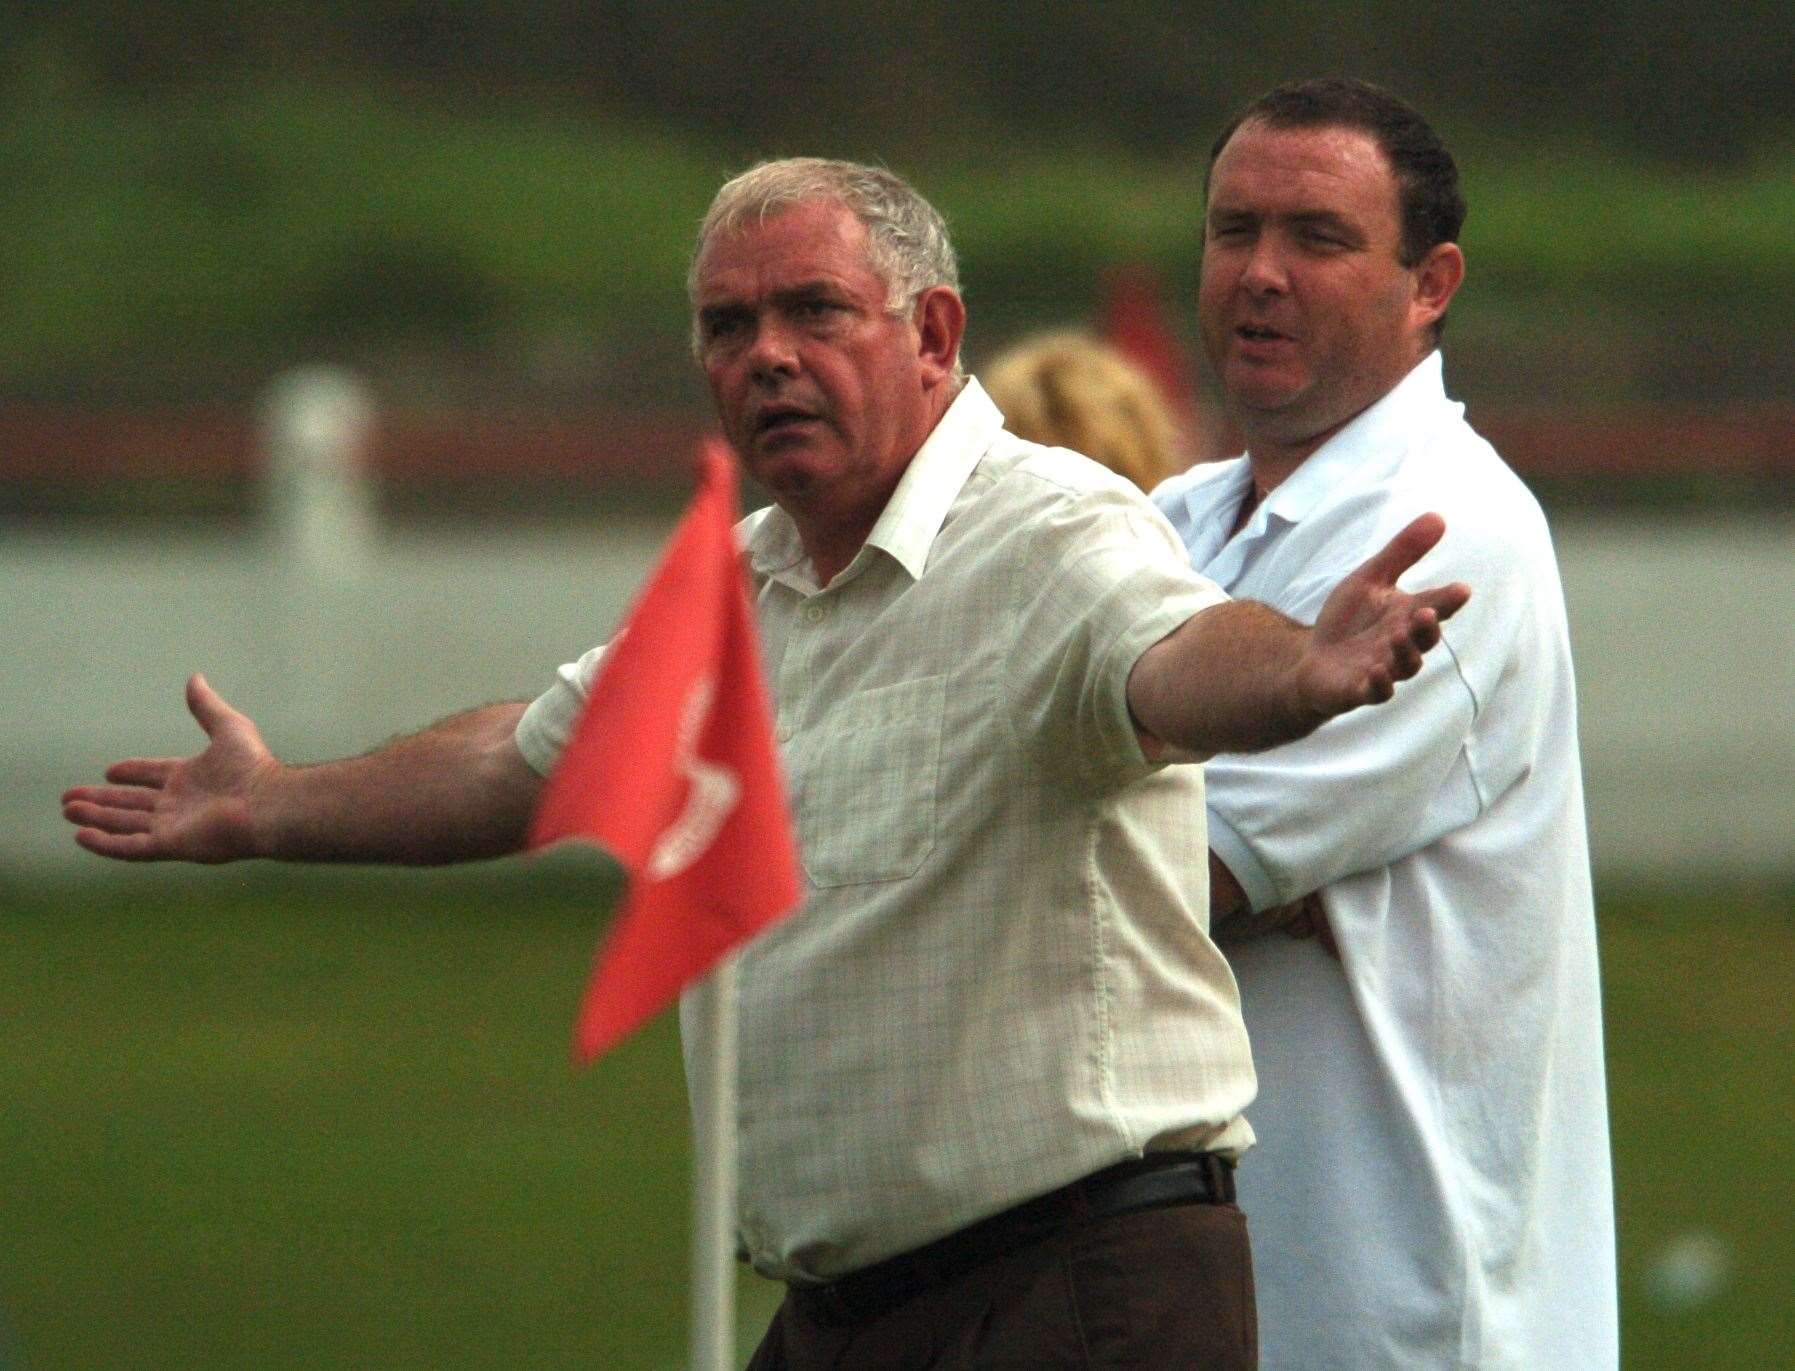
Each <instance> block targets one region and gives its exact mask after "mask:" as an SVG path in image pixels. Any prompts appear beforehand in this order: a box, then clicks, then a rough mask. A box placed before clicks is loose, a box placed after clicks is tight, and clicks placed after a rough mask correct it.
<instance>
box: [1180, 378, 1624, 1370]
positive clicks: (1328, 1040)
mask: <svg viewBox="0 0 1795 1371" xmlns="http://www.w3.org/2000/svg"><path fill="white" fill-rule="evenodd" d="M1250 480H1251V473H1250V471H1249V469H1248V467H1247V463H1246V460H1245V459H1244V458H1241V459H1237V460H1235V461H1231V462H1219V463H1214V464H1210V465H1206V466H1201V467H1197V468H1194V469H1192V470H1191V471H1189V472H1187V473H1185V474H1184V475H1182V476H1176V477H1173V478H1172V479H1171V480H1170V481H1168V482H1166V483H1165V484H1163V485H1161V486H1160V487H1159V488H1158V489H1157V490H1156V491H1155V492H1154V495H1153V498H1154V501H1155V503H1157V504H1158V505H1159V507H1160V508H1161V509H1162V510H1163V511H1165V513H1166V514H1167V515H1168V517H1169V518H1170V519H1171V521H1172V523H1173V525H1174V526H1175V527H1176V528H1177V529H1178V531H1179V533H1180V535H1181V536H1182V537H1183V538H1184V540H1185V542H1186V543H1187V544H1188V546H1189V549H1190V554H1191V559H1192V562H1193V565H1194V566H1195V567H1196V569H1197V570H1199V571H1201V572H1202V573H1203V574H1205V575H1207V576H1210V577H1213V578H1214V579H1215V580H1217V581H1218V582H1220V583H1221V584H1222V585H1223V586H1224V587H1226V588H1227V590H1228V591H1229V593H1230V594H1233V595H1237V596H1244V597H1251V598H1253V599H1256V600H1263V601H1264V602H1265V603H1267V604H1270V605H1273V606H1275V607H1276V608H1278V609H1281V610H1283V611H1284V613H1286V614H1288V615H1290V616H1291V617H1292V618H1295V619H1299V620H1302V621H1303V622H1305V623H1307V622H1312V621H1313V620H1314V618H1315V616H1316V614H1317V613H1318V612H1319V610H1320V608H1321V604H1322V601H1323V600H1324V599H1325V598H1326V595H1327V592H1328V591H1329V590H1330V589H1331V588H1332V587H1333V586H1334V584H1335V583H1336V582H1338V581H1339V580H1340V578H1341V577H1342V576H1344V575H1345V574H1346V573H1347V572H1349V571H1351V570H1352V569H1353V568H1354V567H1355V566H1357V565H1358V564H1359V563H1360V562H1362V561H1363V560H1364V559H1365V558H1367V557H1369V556H1370V555H1371V554H1372V553H1373V552H1375V551H1376V550H1377V549H1378V548H1380V547H1381V546H1383V544H1384V542H1385V541H1386V540H1387V539H1389V538H1390V537H1391V536H1392V535H1393V534H1394V533H1395V532H1396V531H1397V530H1398V529H1400V528H1401V527H1402V526H1403V525H1404V524H1406V523H1407V522H1408V521H1409V520H1410V519H1412V518H1414V517H1415V516H1416V515H1418V514H1422V513H1425V512H1427V511H1429V510H1436V511H1438V512H1439V513H1441V514H1443V515H1444V516H1445V518H1446V536H1445V538H1444V540H1443V541H1442V542H1441V543H1440V544H1439V546H1438V547H1437V548H1435V549H1434V550H1433V551H1432V552H1431V553H1429V554H1428V555H1427V556H1426V557H1425V558H1423V559H1422V560H1421V561H1420V562H1419V563H1417V564H1416V565H1415V566H1414V567H1413V568H1411V569H1410V570H1409V571H1408V572H1407V573H1406V574H1405V575H1404V577H1403V578H1402V579H1403V582H1404V584H1405V585H1409V586H1427V585H1439V584H1443V583H1445V582H1447V581H1454V580H1462V581H1465V582H1467V583H1468V584H1469V585H1470V586H1471V587H1472V598H1471V602H1470V604H1469V605H1467V606H1466V607H1465V608H1464V609H1463V610H1461V611H1460V612H1459V613H1458V615H1457V616H1456V617H1455V618H1453V619H1451V620H1449V621H1448V622H1447V623H1446V624H1445V625H1444V630H1443V631H1444V641H1443V643H1442V645H1441V647H1440V648H1439V649H1437V650H1436V651H1434V652H1432V653H1429V654H1428V656H1427V658H1426V659H1425V664H1424V665H1423V667H1422V669H1421V673H1420V675H1418V676H1416V677H1415V678H1414V679H1413V680H1411V681H1408V682H1405V683H1404V684H1402V685H1400V686H1398V687H1397V690H1396V698H1395V699H1394V700H1393V701H1392V702H1391V703H1390V704H1388V705H1385V706H1383V707H1381V708H1379V709H1375V710H1372V709H1362V710H1356V711H1354V712H1352V713H1350V714H1345V715H1342V716H1341V717H1339V718H1338V719H1334V720H1331V721H1330V722H1328V723H1326V724H1324V725H1322V726H1321V728H1319V729H1318V730H1316V732H1315V733H1313V734H1311V735H1310V736H1309V737H1307V738H1304V739H1301V740H1299V741H1297V742H1294V743H1287V744H1285V745H1284V746H1282V747H1277V748H1273V749H1271V750H1270V751H1268V752H1262V753H1258V754H1256V755H1253V756H1232V755H1231V756H1223V757H1217V758H1215V759H1213V760H1212V761H1211V762H1210V763H1209V764H1208V766H1207V767H1206V768H1205V770H1206V772H1207V778H1208V787H1209V808H1210V813H1209V829H1210V832H1209V842H1210V846H1211V847H1213V848H1214V850H1215V852H1216V855H1217V856H1218V857H1220V858H1221V859H1222V861H1223V862H1224V863H1225V864H1226V865H1227V866H1228V868H1229V870H1231V871H1232V872H1233V873H1234V874H1235V876H1236V877H1238V878H1239V880H1240V883H1241V885H1242V887H1244V889H1245V890H1246V893H1247V897H1248V899H1249V900H1250V901H1251V903H1252V905H1253V908H1254V909H1255V910H1264V909H1268V908H1271V907H1275V906H1278V905H1281V904H1284V903H1286V902H1287V901H1290V900H1292V899H1294V898H1296V897H1298V896H1301V895H1305V894H1307V893H1309V892H1310V891H1314V890H1320V891H1321V892H1322V901H1323V904H1324V905H1325V908H1326V911H1327V918H1328V923H1329V926H1330V927H1331V928H1332V930H1333V933H1334V936H1335V938H1336V939H1337V940H1338V943H1339V947H1340V960H1338V961H1336V960H1334V959H1333V958H1332V957H1330V956H1329V955H1328V954H1327V952H1325V951H1324V950H1323V949H1322V947H1321V946H1320V944H1319V943H1317V942H1315V941H1314V940H1307V941H1295V940H1292V939H1289V938H1286V937H1284V936H1283V935H1282V934H1277V933H1273V934H1270V935H1268V936H1261V937H1257V938H1252V939H1249V940H1246V941H1233V942H1228V943H1227V944H1225V946H1226V949H1227V952H1228V957H1229V960H1230V961H1231V962H1232V963H1233V965H1234V969H1235V974H1236V975H1238V976H1239V978H1240V988H1241V995H1242V999H1243V1001H1244V1004H1245V1008H1246V1020H1247V1027H1248V1029H1249V1031H1250V1032H1251V1033H1252V1038H1253V1055H1254V1058H1255V1059H1256V1060H1257V1062H1258V1064H1259V1071H1260V1079H1261V1085H1262V1091H1263V1093H1262V1095H1261V1097H1260V1099H1259V1101H1258V1102H1257V1103H1256V1104H1255V1105H1254V1109H1253V1121H1254V1125H1255V1127H1256V1128H1257V1130H1258V1133H1259V1138H1260V1145H1259V1146H1258V1147H1256V1148H1255V1149H1254V1150H1253V1153H1252V1155H1251V1156H1250V1157H1249V1158H1247V1160H1246V1162H1245V1163H1244V1164H1243V1165H1242V1167H1241V1170H1240V1177H1239V1186H1240V1202H1241V1207H1242V1208H1243V1209H1244V1210H1245V1211H1246V1213H1247V1216H1248V1220H1249V1222H1250V1223H1251V1224H1252V1231H1253V1253H1254V1255H1253V1264H1254V1268H1255V1275H1256V1278H1257V1284H1258V1304H1259V1325H1260V1356H1261V1361H1262V1364H1263V1365H1264V1366H1265V1367H1266V1368H1267V1371H1335V1369H1337V1371H1361V1369H1362V1368H1368V1367H1378V1368H1387V1369H1388V1371H1445V1369H1446V1368H1454V1369H1455V1371H1457V1369H1459V1368H1463V1369H1464V1371H1471V1368H1476V1371H1541V1368H1546V1367H1551V1368H1555V1369H1556V1368H1566V1369H1567V1371H1568V1368H1572V1367H1575V1368H1577V1371H1598V1369H1599V1368H1604V1367H1609V1368H1611V1367H1613V1366H1614V1365H1615V1364H1616V1361H1617V1355H1618V1354H1617V1351H1616V1313H1615V1267H1614V1204H1613V1188H1612V1183H1611V1180H1610V1174H1609V1149H1608V1115H1607V1100H1606V1094H1605V1089H1604V1084H1603V1068H1602V1025H1601V1003H1600V991H1599V987H1598V981H1597V975H1596V934H1595V919H1594V913H1593V909H1592V904H1591V898H1590V879H1589V855H1588V848H1587V840H1586V837H1585V831H1584V818H1583V783H1582V776H1581V772H1580V768H1579V765H1578V757H1577V702H1576V692H1575V689H1574V684H1573V681H1572V675H1571V653H1570V641H1569V635H1568V633H1567V631H1566V623H1565V612H1564V596H1563V592H1562V590H1561V589H1560V587H1559V580H1558V567H1557V563H1556V561H1555V559H1554V557H1553V553H1552V541H1551V537H1550V534H1549V533H1548V531H1547V528H1546V521H1545V518H1544V517H1543V515H1542V514H1541V513H1540V509H1539V506H1538V504H1537V503H1536V502H1535V501H1534V499H1533V497H1532V496H1531V495H1530V494H1529V493H1528V491H1527V490H1526V488H1525V487H1524V486H1523V485H1522V484H1521V482H1520V481H1519V480H1518V479H1517V478H1516V477H1515V476H1514V474H1513V473H1512V472H1511V471H1509V469H1508V468H1507V467H1506V466H1505V465H1503V463H1502V461H1501V459H1500V458H1499V457H1498V456H1497V455H1496V453H1495V452H1494V451H1493V450H1492V449H1491V447H1490V445H1489V444H1488V443H1486V442H1485V441H1484V440H1483V439H1482V438H1480V437H1478V436H1477V434H1476V433H1475V432H1473V431H1472V429H1471V428H1470V426H1469V425H1467V424H1466V423H1465V421H1464V407H1463V406H1462V405H1460V404H1457V403H1455V402H1453V401H1452V400H1449V399H1448V398H1447V397H1446V393H1445V390H1444V387H1443V383H1442V376H1441V362H1440V355H1439V353H1437V352H1435V353H1433V354H1431V355H1430V356H1428V357H1427V358H1426V359H1425V360H1424V361H1422V362H1421V363H1420V364H1419V365H1418V366H1417V367H1416V368H1415V370H1414V371H1413V372H1411V373H1410V374H1409V376H1408V377H1407V378H1406V379H1405V380H1404V381H1402V382H1401V383H1400V384H1399V385H1398V386H1397V387H1396V388H1395V389H1394V390H1392V391H1391V392H1390V393H1389V394H1388V395H1386V396H1385V397H1384V398H1383V399H1382V400H1380V401H1378V402H1377V403H1376V404H1375V405H1373V406H1371V408H1369V409H1367V410H1366V411H1365V412H1364V413H1363V414H1361V415H1359V416H1358V418H1356V419H1354V420H1353V421H1352V422H1351V423H1350V424H1348V425H1347V426H1346V427H1345V428H1343V429H1342V430H1341V431H1340V432H1339V433H1337V434H1336V435H1335V436H1334V437H1333V438H1331V439H1330V440H1329V441H1328V442H1326V443H1325V444H1323V445H1322V446H1321V447H1320V448H1318V449H1317V450H1316V451H1315V453H1314V454H1313V455H1312V456H1310V457H1309V459H1308V460H1307V461H1305V462H1304V463H1303V464H1302V465H1301V466H1300V467H1298V468H1297V469H1296V471H1295V472H1294V473H1293V474H1292V475H1291V476H1290V477H1289V479H1287V480H1286V481H1284V482H1283V483H1282V484H1281V485H1279V486H1278V487H1277V488H1276V489H1275V490H1273V491H1272V493H1271V494H1270V495H1269V496H1267V497H1266V499H1265V500H1264V502H1263V503H1261V504H1260V505H1259V506H1258V508H1257V509H1255V510H1254V511H1253V514H1252V517H1251V518H1250V519H1248V521H1247V523H1246V526H1245V527H1244V528H1242V529H1241V530H1240V532H1239V533H1238V534H1233V535H1232V536H1230V530H1231V529H1232V527H1233V524H1234V520H1235V517H1236V515H1237V513H1238V511H1239V509H1240V506H1241V502H1242V500H1243V498H1244V497H1245V496H1246V494H1247V490H1248V485H1249V482H1250Z"/></svg>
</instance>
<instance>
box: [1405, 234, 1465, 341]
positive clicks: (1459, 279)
mask: <svg viewBox="0 0 1795 1371" xmlns="http://www.w3.org/2000/svg"><path fill="white" fill-rule="evenodd" d="M1414 270H1415V297H1414V299H1413V300H1412V301H1411V302H1410V304H1409V313H1410V319H1409V322H1410V323H1411V324H1413V325H1414V326H1415V327H1416V328H1417V329H1425V328H1429V327H1431V326H1432V325H1433V323H1434V322H1435V321H1436V320H1437V319H1439V317H1440V316H1441V315H1442V314H1444V313H1445V312H1446V306H1448V305H1450V304H1451V303H1452V297H1453V295H1455V294H1456V293H1457V291H1458V288H1459V286H1460V285H1461V284H1463V282H1464V279H1465V254H1464V253H1462V252H1460V251H1459V247H1458V244H1457V243H1435V244H1434V245H1433V247H1431V248H1430V249H1428V253H1427V256H1425V257H1423V258H1422V259H1421V261H1420V264H1419V265H1418V266H1416V267H1415V269H1414Z"/></svg>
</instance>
